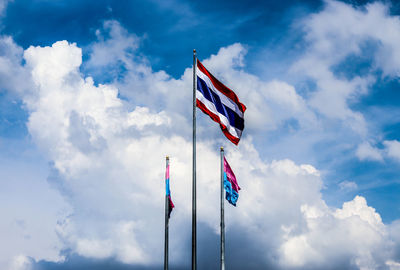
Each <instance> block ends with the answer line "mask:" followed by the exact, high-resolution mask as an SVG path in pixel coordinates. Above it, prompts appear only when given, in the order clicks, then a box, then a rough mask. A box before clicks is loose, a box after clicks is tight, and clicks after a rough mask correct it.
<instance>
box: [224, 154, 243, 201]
mask: <svg viewBox="0 0 400 270" xmlns="http://www.w3.org/2000/svg"><path fill="white" fill-rule="evenodd" d="M224 189H225V192H226V193H225V198H226V200H227V201H228V202H230V203H231V204H232V205H234V206H236V202H237V200H238V199H239V190H240V187H239V185H238V183H237V181H236V176H235V174H234V173H233V171H232V169H231V166H229V163H228V161H226V159H225V157H224Z"/></svg>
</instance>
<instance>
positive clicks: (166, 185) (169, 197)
mask: <svg viewBox="0 0 400 270" xmlns="http://www.w3.org/2000/svg"><path fill="white" fill-rule="evenodd" d="M165 195H166V196H168V203H169V204H168V218H170V216H171V212H172V209H173V208H174V207H175V206H174V204H173V203H172V200H171V190H170V189H169V164H168V166H167V169H166V171H165Z"/></svg>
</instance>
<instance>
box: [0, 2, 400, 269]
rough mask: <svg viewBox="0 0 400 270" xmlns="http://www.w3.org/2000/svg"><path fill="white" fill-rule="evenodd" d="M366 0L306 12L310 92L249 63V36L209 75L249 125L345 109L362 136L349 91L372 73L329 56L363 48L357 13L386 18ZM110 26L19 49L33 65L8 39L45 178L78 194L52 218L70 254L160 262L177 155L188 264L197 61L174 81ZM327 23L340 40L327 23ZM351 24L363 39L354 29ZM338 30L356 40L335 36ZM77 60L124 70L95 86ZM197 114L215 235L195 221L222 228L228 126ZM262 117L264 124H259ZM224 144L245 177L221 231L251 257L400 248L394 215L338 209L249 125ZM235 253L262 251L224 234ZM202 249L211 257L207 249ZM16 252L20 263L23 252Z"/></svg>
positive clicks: (309, 264)
mask: <svg viewBox="0 0 400 270" xmlns="http://www.w3.org/2000/svg"><path fill="white" fill-rule="evenodd" d="M367 7H368V8H367V9H366V11H360V10H357V9H354V8H352V7H351V6H348V5H345V4H342V3H337V2H332V1H329V2H327V7H326V9H324V10H323V11H322V12H320V13H318V14H315V15H314V16H312V17H311V19H310V20H307V21H305V26H306V29H307V31H308V37H307V38H308V41H309V42H310V44H311V47H310V48H311V49H310V53H309V54H307V55H306V56H305V57H303V58H302V59H300V60H299V62H298V63H297V64H296V65H295V66H294V68H293V70H302V71H305V72H306V74H307V75H308V76H310V77H312V78H313V79H314V80H315V81H316V82H317V90H316V92H315V93H313V95H312V96H311V98H310V99H306V98H305V97H303V96H301V95H299V94H298V93H297V91H296V89H295V88H294V87H293V86H292V85H290V84H288V83H286V82H283V81H278V80H273V81H263V80H262V79H260V78H259V77H257V76H255V75H253V74H250V73H248V72H246V71H245V69H244V67H245V66H244V63H245V62H244V61H243V60H244V57H245V53H246V49H245V47H244V46H243V45H242V44H239V43H236V44H233V45H231V46H227V47H225V48H221V49H220V50H219V52H218V53H217V54H216V55H212V56H210V57H209V58H207V59H201V60H203V63H204V64H205V65H206V66H207V68H209V69H210V70H212V72H213V74H214V75H216V76H217V77H218V78H221V80H222V81H223V82H229V84H232V85H234V86H235V90H236V89H237V92H238V94H239V96H240V97H241V99H242V100H243V102H244V103H245V104H246V105H247V106H248V108H249V109H248V111H247V112H246V124H247V127H246V130H248V131H247V132H249V134H256V132H266V131H270V130H274V129H277V128H278V127H279V126H280V125H282V124H283V123H285V122H287V121H289V120H293V119H294V120H296V121H297V123H298V125H299V126H300V127H302V128H305V129H307V128H316V127H318V125H319V124H320V123H319V116H317V114H318V113H319V114H322V115H324V116H325V117H328V118H337V119H340V120H350V122H351V125H352V127H354V130H355V131H356V132H358V133H360V134H363V133H365V122H364V119H363V117H362V115H361V114H359V113H357V112H354V111H352V110H351V109H350V107H349V106H348V101H349V99H351V98H352V97H354V96H357V95H360V94H363V93H364V92H365V91H366V88H367V86H368V85H369V84H370V83H371V82H372V81H373V78H371V77H369V76H355V77H353V78H351V79H343V78H339V77H338V76H336V74H334V72H332V71H331V67H332V66H333V65H335V64H337V63H338V61H339V62H340V61H341V60H343V59H345V57H346V56H348V55H349V54H351V53H357V52H358V51H359V50H360V47H359V46H360V43H361V42H362V41H363V40H364V36H365V35H367V34H366V33H365V31H364V30H362V29H361V30H360V31H361V32H360V33H358V32H357V33H352V32H350V33H349V32H347V31H349V30H348V28H351V27H348V26H349V25H354V22H353V21H352V20H351V17H352V16H355V18H358V19H360V20H361V21H362V20H363V19H365V20H366V21H368V20H370V19H371V17H372V19H373V18H375V17H373V16H372V15H375V16H376V17H377V18H381V19H383V20H384V19H385V18H386V17H387V14H386V13H385V12H386V11H385V9H383V8H382V7H383V6H382V5H380V4H371V5H368V6H367ZM338 14H340V15H342V16H344V19H343V22H340V24H339V25H336V24H335V25H332V23H333V22H332V20H333V19H332V18H337V15H338ZM371 14H372V15H371ZM323 18H328V19H329V18H331V20H327V22H325V21H324V20H323ZM372 19H371V20H372ZM349 20H350V21H349ZM335 21H336V22H337V20H335ZM384 21H385V20H384ZM102 31H104V32H102ZM102 31H99V32H97V36H98V41H97V42H96V43H95V44H93V46H92V47H91V55H90V58H89V60H88V62H87V63H86V64H85V63H82V51H81V49H80V48H79V47H78V46H77V45H76V44H74V43H69V42H67V41H59V42H56V43H54V44H53V45H52V46H48V47H33V46H32V47H30V48H28V49H27V50H25V51H24V52H23V57H24V59H25V61H26V65H25V66H22V65H21V61H20V60H21V55H22V50H21V49H18V48H17V47H15V46H14V45H13V42H12V40H8V41H4V42H5V43H6V44H7V46H8V47H10V48H14V47H15V48H17V49H16V52H17V53H16V54H12V53H11V54H9V55H16V58H15V59H16V60H13V61H12V62H13V63H16V64H15V65H16V68H17V69H21V70H29V72H30V73H29V75H26V74H25V75H24V76H26V77H27V78H32V80H31V81H29V82H31V87H30V90H29V91H27V92H25V91H21V96H22V99H23V102H24V104H25V106H26V108H27V110H28V112H29V120H28V123H27V126H28V130H29V133H30V135H31V136H32V139H33V141H34V142H35V143H36V144H37V145H38V146H39V147H40V149H41V150H42V151H43V152H44V153H45V155H46V157H47V158H48V160H49V161H51V162H52V168H53V170H52V172H51V175H50V177H49V181H50V182H51V183H52V185H53V186H54V187H56V188H57V190H59V192H60V193H61V194H62V195H63V196H64V198H65V200H66V201H67V202H68V203H69V204H70V206H71V212H70V213H69V215H65V216H64V218H62V219H60V221H59V222H58V224H57V227H56V230H57V233H58V235H59V237H60V239H61V240H62V243H63V248H64V249H68V250H69V251H70V252H71V253H72V254H74V253H75V254H78V255H80V256H83V257H89V258H95V259H106V258H115V259H116V260H118V261H120V262H123V263H132V264H133V263H135V264H142V265H158V264H161V263H162V262H161V258H162V250H161V249H160V247H162V241H163V209H164V208H163V192H164V191H163V188H164V185H163V174H164V171H163V169H164V157H165V155H169V156H170V157H171V190H172V196H173V199H174V203H175V205H176V208H175V210H174V212H173V214H172V218H171V221H170V236H171V240H170V245H171V261H172V262H173V263H175V264H180V265H185V264H187V256H188V251H187V250H190V221H191V218H190V213H191V203H190V200H191V198H190V190H191V186H190V179H191V166H190V165H191V163H190V160H191V140H190V116H191V114H190V110H191V74H192V71H191V69H190V68H187V69H186V70H185V72H184V74H183V75H182V76H181V78H178V79H175V78H172V77H171V76H170V75H168V74H167V73H166V72H164V71H158V72H155V71H153V70H152V69H151V67H150V66H149V64H148V63H147V60H146V59H144V58H142V57H137V55H136V53H135V52H136V51H135V50H136V49H137V43H138V42H139V39H138V38H137V37H136V36H134V35H131V34H129V33H128V32H127V31H126V30H124V29H123V28H122V27H121V25H120V24H119V23H118V22H115V21H109V22H106V23H105V24H104V29H103V30H102ZM329 31H333V32H332V33H331V34H332V36H333V37H334V38H331V35H330V34H326V32H328V33H329ZM108 35H109V36H108ZM353 36H356V37H359V36H361V37H362V38H356V39H355V40H353ZM367 37H370V36H367ZM382 41H384V39H382ZM337 42H339V43H340V42H342V43H343V44H350V45H349V46H346V47H343V48H342V47H339V48H337V47H336V45H335V44H336V43H337ZM342 43H340V44H342ZM385 44H386V43H383V46H384V45H385ZM13 46H14V47H13ZM340 49H343V50H342V51H341V50H340ZM108 52H109V54H108ZM335 54H336V55H335ZM7 57H8V56H7ZM6 59H9V57H8V58H6ZM222 63H223V64H222ZM377 63H378V62H377ZM82 64H83V65H86V68H87V70H88V72H89V73H90V72H91V71H90V70H92V71H93V70H95V69H96V68H97V67H100V69H115V68H117V67H120V66H121V67H123V70H124V72H123V73H122V74H123V75H121V77H117V78H115V79H112V80H111V81H110V82H109V83H108V84H96V83H95V81H94V79H93V78H92V77H88V76H86V75H85V74H84V73H82V72H81V69H80V68H81V66H82ZM377 65H378V64H377ZM21 72H23V71H21ZM93 72H94V71H93ZM4 73H5V72H4V71H3V74H4ZM387 74H390V73H389V72H387ZM16 91H17V90H16ZM120 95H122V96H124V97H125V99H121V98H120ZM316 112H317V113H316ZM200 119H201V118H200ZM203 119H204V120H200V121H199V126H198V128H199V134H201V135H202V136H199V141H198V148H197V149H198V190H199V193H198V221H199V224H202V226H204V227H205V228H207V229H208V230H207V229H204V230H200V231H199V238H200V239H202V238H203V239H204V238H207V237H208V235H200V233H208V234H214V235H215V234H216V233H218V224H219V211H218V207H217V206H218V205H219V204H218V200H219V188H220V187H219V181H218V179H219V175H218V172H219V168H218V164H219V155H218V145H217V143H219V144H222V145H225V142H224V141H221V139H220V137H217V136H216V135H215V134H217V133H218V134H219V133H220V131H219V130H218V128H217V127H216V126H215V125H214V126H213V127H211V126H212V125H213V124H211V123H209V122H207V126H205V125H203V123H204V122H202V121H209V120H208V119H207V118H206V117H204V118H203ZM260 125H261V126H262V127H263V128H262V129H258V131H255V130H256V128H257V127H259V126H260ZM260 130H261V131H260ZM210 138H213V139H214V140H209V139H210ZM215 138H217V139H215ZM211 141H213V142H214V143H212V142H211ZM397 143H398V142H397ZM385 145H386V146H387V148H388V149H389V150H388V153H389V155H391V156H393V157H396V154H395V153H396V148H395V146H396V144H395V143H394V142H393V141H392V142H390V141H387V142H385ZM225 146H226V149H227V158H228V160H229V162H230V163H231V165H232V168H234V171H235V172H236V174H237V177H238V179H239V182H240V185H241V187H242V190H241V193H240V198H239V204H238V207H237V208H232V207H228V208H227V209H226V225H227V239H229V240H228V241H232V242H231V243H242V244H243V243H245V244H246V245H248V246H254V247H257V249H256V250H255V252H256V255H257V258H258V260H257V262H256V264H255V265H254V267H253V268H254V269H257V268H258V269H259V268H260V266H261V267H266V266H270V267H271V268H276V269H287V268H291V269H354V268H359V269H378V268H383V269H385V267H386V268H388V267H390V268H393V269H394V267H396V265H397V261H398V258H399V257H400V256H399V254H397V253H395V252H393V250H396V248H398V247H397V245H396V243H397V242H399V241H397V242H395V243H394V241H393V240H392V239H398V240H400V237H397V235H396V233H395V231H396V230H394V229H393V228H395V226H396V224H394V225H390V226H389V225H385V224H383V222H382V220H381V217H380V215H379V214H378V213H377V212H376V211H375V209H374V208H372V207H370V206H368V204H367V202H366V199H365V198H364V197H361V196H356V197H355V198H354V199H353V200H352V201H349V202H346V203H344V204H343V206H342V207H341V208H332V207H329V206H327V205H326V203H325V201H324V200H323V199H322V193H321V189H322V188H323V180H322V178H321V174H320V172H319V171H318V169H317V168H315V167H314V166H312V165H310V164H296V163H295V162H294V161H292V160H290V159H282V160H272V161H266V160H264V159H263V158H262V156H261V155H260V153H259V150H258V149H256V148H255V144H254V143H253V138H252V136H250V135H246V134H245V135H244V137H243V139H242V141H241V143H240V145H239V147H238V148H234V147H232V146H231V145H225ZM358 149H359V150H358V151H357V155H358V156H359V158H360V159H368V158H370V159H371V158H372V159H375V160H377V159H379V157H380V156H379V155H378V154H377V153H376V152H375V151H374V149H373V148H372V147H371V146H370V145H369V144H364V145H363V144H362V145H361V146H359V148H358ZM371 149H372V150H371ZM352 183H353V182H342V186H343V187H344V188H349V187H351V188H354V185H353V184H352ZM239 232H240V233H239ZM396 237H397V238H396ZM399 250H400V249H399ZM227 252H228V253H229V252H230V254H232V255H231V256H232V257H231V262H232V269H235V267H236V269H243V268H244V266H245V265H246V264H247V263H248V261H250V260H247V261H246V260H243V256H246V257H245V258H253V257H254V256H255V255H254V254H249V253H250V252H249V253H243V251H242V250H241V249H239V248H237V246H236V247H235V245H234V244H228V245H227ZM243 254H244V255H243ZM25 255H27V256H31V254H25ZM241 255H242V256H241ZM251 256H253V257H251ZM21 258H22V257H21ZM36 259H40V258H36ZM203 259H204V261H207V260H208V258H207V257H206V256H205V257H204V258H203ZM239 259H240V260H239ZM17 261H18V260H17ZM19 261H21V262H22V263H21V265H24V260H23V259H19ZM248 269H250V268H248Z"/></svg>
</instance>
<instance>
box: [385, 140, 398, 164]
mask: <svg viewBox="0 0 400 270" xmlns="http://www.w3.org/2000/svg"><path fill="white" fill-rule="evenodd" d="M383 145H384V146H385V151H386V153H387V155H388V157H391V158H393V159H396V160H400V142H399V141H397V140H391V141H384V142H383Z"/></svg>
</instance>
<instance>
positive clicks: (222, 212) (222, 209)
mask: <svg viewBox="0 0 400 270" xmlns="http://www.w3.org/2000/svg"><path fill="white" fill-rule="evenodd" d="M224 202H225V201H224V148H223V147H221V270H225V216H224Z"/></svg>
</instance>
